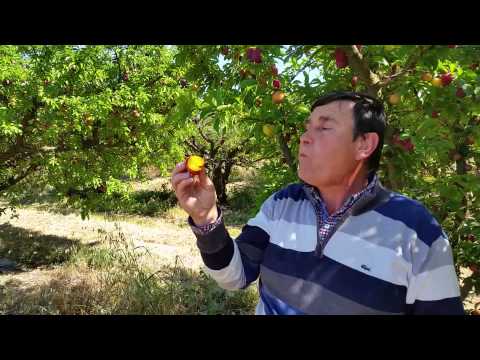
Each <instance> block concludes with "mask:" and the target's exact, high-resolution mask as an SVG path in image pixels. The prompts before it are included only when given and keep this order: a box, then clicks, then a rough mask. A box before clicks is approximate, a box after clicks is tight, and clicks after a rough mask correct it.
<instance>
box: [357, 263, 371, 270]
mask: <svg viewBox="0 0 480 360" xmlns="http://www.w3.org/2000/svg"><path fill="white" fill-rule="evenodd" d="M360 267H361V268H362V269H363V270H367V271H370V270H371V269H370V268H369V267H368V266H367V265H365V264H362V266H360Z"/></svg>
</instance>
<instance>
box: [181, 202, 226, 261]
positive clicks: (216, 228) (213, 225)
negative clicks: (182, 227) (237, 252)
mask: <svg viewBox="0 0 480 360" xmlns="http://www.w3.org/2000/svg"><path fill="white" fill-rule="evenodd" d="M216 212H217V219H216V220H215V221H214V222H210V223H207V224H205V225H203V226H198V225H196V222H195V221H194V220H193V219H192V218H191V217H189V219H188V222H189V224H190V226H191V228H192V230H193V233H194V234H195V237H196V238H197V246H198V248H199V250H200V254H201V256H202V259H203V262H204V263H205V265H206V266H207V267H208V268H210V269H212V270H220V269H223V268H225V267H226V266H228V264H230V261H231V260H232V257H233V252H234V247H233V240H232V238H231V237H230V235H229V234H228V231H227V229H226V228H225V224H224V223H223V214H222V213H221V210H220V209H218V211H216Z"/></svg>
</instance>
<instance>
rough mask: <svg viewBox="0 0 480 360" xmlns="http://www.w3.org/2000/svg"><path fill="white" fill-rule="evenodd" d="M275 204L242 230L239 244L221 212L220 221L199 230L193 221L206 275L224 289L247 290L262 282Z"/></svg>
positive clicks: (264, 207) (264, 209) (263, 207)
mask: <svg viewBox="0 0 480 360" xmlns="http://www.w3.org/2000/svg"><path fill="white" fill-rule="evenodd" d="M271 201H272V199H271V198H269V199H268V200H267V201H266V202H265V203H264V204H263V205H262V208H261V209H260V211H259V213H258V214H257V215H256V216H255V217H254V218H253V219H251V220H250V221H249V222H248V223H247V225H245V226H244V227H243V228H242V232H241V234H240V235H239V236H238V238H237V239H235V240H233V239H232V238H231V237H230V235H229V234H228V231H227V229H226V228H225V224H224V222H223V214H222V213H221V211H220V209H218V212H219V218H218V219H217V221H216V222H215V223H214V224H212V225H210V226H208V227H204V226H203V227H202V226H201V227H198V226H195V224H194V222H193V220H192V219H191V218H189V220H188V221H189V223H190V225H191V226H192V230H193V232H194V234H195V236H196V238H197V246H198V248H199V250H200V254H201V256H202V259H203V262H204V264H205V265H206V272H207V273H208V274H210V276H212V277H213V278H214V279H215V280H216V281H217V283H218V284H219V285H220V286H221V287H222V288H224V289H227V290H235V289H243V288H246V287H247V286H248V285H249V284H250V283H252V282H253V281H255V280H256V279H257V278H258V276H259V273H260V264H261V263H262V261H263V254H264V251H265V249H266V247H267V245H268V243H269V240H270V235H269V233H270V231H269V227H270V221H269V218H270V211H271V210H270V209H271V205H272V203H271Z"/></svg>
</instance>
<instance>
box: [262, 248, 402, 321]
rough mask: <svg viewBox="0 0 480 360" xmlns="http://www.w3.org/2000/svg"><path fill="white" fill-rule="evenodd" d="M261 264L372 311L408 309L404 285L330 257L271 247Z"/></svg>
mask: <svg viewBox="0 0 480 360" xmlns="http://www.w3.org/2000/svg"><path fill="white" fill-rule="evenodd" d="M262 265H263V266H266V267H268V268H269V269H271V270H273V271H276V272H279V273H281V274H286V275H289V276H294V277H298V278H301V279H303V280H307V281H311V282H313V283H316V284H319V285H321V286H323V287H325V288H326V289H328V290H330V291H332V292H334V293H336V294H338V295H340V296H343V297H345V298H348V299H350V300H352V301H355V302H357V303H359V304H362V305H364V306H368V307H370V308H372V309H377V310H380V311H385V312H392V313H403V312H405V310H406V308H405V306H406V305H405V299H406V295H407V288H406V287H405V286H400V285H395V284H392V283H390V282H388V281H385V280H382V279H378V278H375V277H373V276H370V275H366V274H363V273H361V272H359V271H357V270H354V269H351V268H350V267H348V266H345V265H342V264H340V263H338V262H336V261H335V260H332V259H330V258H329V257H328V256H323V257H322V258H318V257H316V256H315V255H314V252H298V251H295V250H290V249H284V248H282V247H280V246H278V245H275V244H269V246H268V247H267V249H266V251H265V259H264V262H263V264H262ZM279 286H281V285H279Z"/></svg>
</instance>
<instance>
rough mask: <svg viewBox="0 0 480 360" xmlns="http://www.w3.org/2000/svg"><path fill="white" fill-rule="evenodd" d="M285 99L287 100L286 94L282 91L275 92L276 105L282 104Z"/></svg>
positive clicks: (274, 100) (273, 99)
mask: <svg viewBox="0 0 480 360" xmlns="http://www.w3.org/2000/svg"><path fill="white" fill-rule="evenodd" d="M284 99H285V93H284V92H282V91H275V92H274V93H273V94H272V102H273V103H274V104H281V103H282V102H283V100H284Z"/></svg>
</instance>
